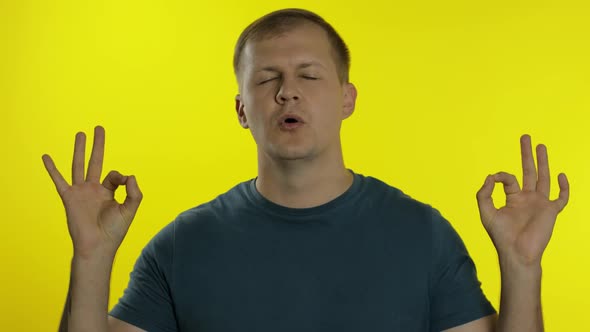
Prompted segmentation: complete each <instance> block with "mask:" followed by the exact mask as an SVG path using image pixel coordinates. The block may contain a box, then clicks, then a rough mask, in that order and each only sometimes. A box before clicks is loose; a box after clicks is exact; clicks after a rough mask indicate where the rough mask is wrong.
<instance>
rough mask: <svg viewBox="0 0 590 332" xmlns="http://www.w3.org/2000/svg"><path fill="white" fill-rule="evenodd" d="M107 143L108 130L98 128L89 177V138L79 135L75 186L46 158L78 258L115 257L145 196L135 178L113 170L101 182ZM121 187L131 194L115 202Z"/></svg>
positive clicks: (74, 177)
mask: <svg viewBox="0 0 590 332" xmlns="http://www.w3.org/2000/svg"><path fill="white" fill-rule="evenodd" d="M104 142H105V132H104V128H102V127H101V126H97V127H96V128H95V129H94V144H93V146H92V154H91V156H90V162H89V164H88V172H87V174H86V178H85V177H84V160H85V156H84V150H85V146H86V136H85V135H84V133H83V132H79V133H77V134H76V141H75V145H74V159H73V162H72V185H69V184H68V183H67V181H66V180H65V179H64V177H63V176H62V175H61V173H60V172H59V171H58V170H57V168H56V167H55V164H54V162H53V160H52V159H51V157H50V156H49V155H43V157H42V159H43V163H44V164H45V168H46V169H47V172H48V173H49V176H50V177H51V179H52V180H53V183H54V184H55V187H56V189H57V192H58V193H59V196H60V197H61V199H62V202H63V204H64V207H65V209H66V217H67V222H68V230H69V232H70V236H71V238H72V242H73V245H74V255H75V256H78V257H81V258H94V257H96V256H102V257H104V255H109V256H112V257H113V258H114V255H115V253H116V251H117V249H118V248H119V246H120V245H121V242H122V241H123V238H124V237H125V234H127V230H128V229H129V226H130V225H131V221H132V220H133V218H134V217H135V213H136V212H137V209H138V207H139V204H140V203H141V200H142V197H143V195H142V193H141V191H140V190H139V187H138V185H137V181H136V179H135V176H124V175H122V174H121V173H119V172H117V171H111V172H110V173H109V174H108V175H107V176H106V177H105V179H104V180H103V181H102V184H101V183H100V176H101V172H102V163H103V156H104ZM121 185H124V186H125V189H126V191H127V197H126V198H125V201H124V202H123V204H119V202H117V201H116V200H115V190H116V189H117V188H118V187H119V186H121Z"/></svg>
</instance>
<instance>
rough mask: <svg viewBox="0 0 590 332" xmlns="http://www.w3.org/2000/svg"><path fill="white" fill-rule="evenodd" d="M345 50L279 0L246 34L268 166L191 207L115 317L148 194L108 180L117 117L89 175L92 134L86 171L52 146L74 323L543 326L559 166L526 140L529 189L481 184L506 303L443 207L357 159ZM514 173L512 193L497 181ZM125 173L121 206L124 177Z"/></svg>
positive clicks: (147, 253)
mask: <svg viewBox="0 0 590 332" xmlns="http://www.w3.org/2000/svg"><path fill="white" fill-rule="evenodd" d="M349 61H350V60H349V56H348V51H347V48H346V46H345V44H344V42H343V41H342V39H341V38H340V37H339V36H338V35H337V33H336V32H335V31H334V30H333V29H332V27H331V26H330V25H328V24H327V23H326V22H325V21H324V20H322V19H321V18H320V17H318V16H317V15H315V14H313V13H311V12H308V11H303V10H282V11H277V12H273V13H270V14H268V15H266V16H264V17H262V18H261V19H259V20H257V21H256V22H254V23H253V24H251V25H250V26H249V27H248V28H246V30H245V31H244V32H243V33H242V35H241V37H240V39H239V40H238V44H237V47H236V53H235V61H234V67H235V72H236V76H237V79H238V82H239V89H240V93H239V95H238V96H237V97H236V111H237V116H238V119H239V121H240V124H241V125H242V126H243V127H244V128H249V129H250V131H251V132H252V135H253V137H254V140H255V141H256V143H257V147H258V148H257V151H258V177H257V178H256V179H254V180H251V181H247V182H244V183H241V184H238V185H237V186H236V187H234V188H233V189H231V190H230V191H229V192H227V193H225V194H223V195H220V196H219V197H217V198H216V199H215V200H213V201H211V202H209V203H206V204H203V205H201V206H199V207H196V208H194V209H191V210H188V211H186V212H184V213H182V214H180V215H179V216H178V218H177V219H176V220H175V221H174V222H173V223H171V224H169V225H168V226H166V227H165V228H164V229H163V230H162V231H161V232H160V233H158V234H157V235H156V236H155V237H154V238H153V239H152V240H151V241H150V243H149V244H148V245H147V246H146V247H145V249H144V251H143V252H142V254H141V256H140V258H139V259H138V261H137V263H136V266H135V268H134V271H133V273H132V276H131V280H130V283H129V286H128V288H127V290H126V291H125V295H124V296H123V297H122V298H121V299H120V302H119V303H118V304H117V306H116V307H115V308H114V309H113V310H112V311H111V313H110V315H107V303H108V289H109V282H110V272H111V266H112V263H113V259H114V256H115V253H116V251H117V249H118V247H119V245H120V244H121V242H122V240H123V238H124V236H125V234H126V232H127V230H128V228H129V225H130V223H131V221H132V219H133V217H134V215H135V212H136V211H137V208H138V206H139V204H140V202H141V198H142V194H141V192H140V190H139V187H138V185H137V182H136V180H135V177H133V176H123V175H121V174H120V173H118V172H116V171H112V172H110V173H109V174H108V175H107V176H106V178H105V179H104V181H103V182H102V184H101V183H100V182H99V181H100V176H101V171H102V158H103V153H104V130H103V129H102V128H101V127H97V128H96V129H95V134H94V135H95V136H94V137H95V138H94V146H93V150H92V155H91V158H90V162H89V166H88V172H87V175H86V178H84V144H85V136H84V134H83V133H78V134H77V136H76V144H75V149H74V161H73V167H72V182H73V183H72V185H71V186H70V185H68V184H67V182H66V181H65V180H64V178H63V177H62V176H61V174H60V173H59V172H58V171H57V170H56V168H55V165H54V163H53V162H52V160H51V158H50V157H49V156H46V155H45V156H44V157H43V161H44V163H45V166H46V168H47V170H48V172H49V174H50V176H51V178H52V179H53V181H54V183H55V185H56V188H57V190H58V192H59V194H60V196H61V197H62V199H63V202H64V205H65V208H66V213H67V221H68V227H69V231H70V235H71V237H72V241H73V244H74V257H73V260H72V272H71V281H70V293H69V295H68V300H67V303H66V309H65V311H64V316H63V320H62V326H61V329H62V330H63V331H66V330H67V331H144V330H145V331H200V332H209V331H223V332H225V331H228V332H229V331H257V332H260V331H340V332H341V331H371V332H377V331H383V332H385V331H440V330H445V331H473V332H479V331H481V332H483V331H541V330H542V329H543V322H542V314H541V306H540V282H541V265H540V262H541V256H542V253H543V251H544V249H545V247H546V245H547V243H548V241H549V238H550V236H551V232H552V229H553V225H554V223H555V220H556V217H557V214H558V213H559V212H560V211H561V210H562V209H563V208H564V207H565V205H566V204H567V201H568V196H569V186H568V182H567V179H566V177H565V175H560V176H559V185H560V195H559V198H558V199H557V200H555V201H550V200H549V168H548V162H547V152H546V148H545V147H544V146H543V145H539V146H538V147H537V156H538V157H537V158H538V160H537V161H538V174H537V170H536V167H535V163H534V160H533V157H532V151H531V149H532V148H531V142H530V137H528V136H526V135H525V136H523V137H522V139H521V148H522V164H523V174H524V176H523V188H522V189H520V187H519V184H518V182H517V180H516V178H515V177H514V176H513V175H511V174H507V173H503V172H500V173H497V174H495V175H490V176H488V177H487V178H486V180H485V183H484V185H483V187H482V188H481V190H480V191H479V192H478V194H477V198H478V204H479V209H480V214H481V219H482V222H483V224H484V226H485V228H486V230H487V231H488V233H489V235H490V237H491V239H492V241H493V242H494V245H495V246H496V248H497V251H498V255H499V261H500V267H501V271H502V299H501V305H500V313H499V318H497V315H496V313H495V310H494V308H493V307H492V306H491V305H490V303H489V302H488V301H487V300H486V298H485V296H484V295H483V294H482V292H481V289H480V284H479V282H478V280H477V277H476V274H475V267H474V264H473V262H472V261H471V259H470V257H469V255H468V253H467V251H466V249H465V247H464V245H463V243H462V241H461V239H460V238H459V237H458V235H457V234H456V233H455V231H454V230H453V228H452V227H451V226H450V224H449V223H448V222H447V221H446V220H444V219H443V218H442V217H441V215H440V214H439V213H438V212H437V211H436V210H434V209H432V208H431V207H429V206H427V205H425V204H422V203H419V202H417V201H415V200H412V199H411V198H409V197H408V196H406V195H404V194H403V193H402V192H400V191H399V190H397V189H395V188H393V187H390V186H388V185H386V184H384V183H382V182H380V181H379V180H377V179H374V178H371V177H365V176H362V175H359V174H355V173H354V172H352V171H350V170H347V169H346V168H345V166H344V162H343V157H342V149H341V145H340V125H341V123H342V120H344V119H346V118H347V117H349V116H350V115H351V114H352V112H353V111H354V107H355V99H356V90H355V87H354V86H353V85H352V84H351V83H349V82H348V68H349ZM495 182H501V183H503V185H504V190H505V192H506V195H507V205H506V206H505V207H503V208H501V209H499V210H497V209H496V208H495V207H494V205H493V202H492V199H491V193H492V191H493V188H494V184H495ZM120 185H125V186H126V190H127V198H126V200H125V202H124V203H123V204H118V203H117V202H116V201H115V200H114V191H115V190H116V189H117V187H118V186H120Z"/></svg>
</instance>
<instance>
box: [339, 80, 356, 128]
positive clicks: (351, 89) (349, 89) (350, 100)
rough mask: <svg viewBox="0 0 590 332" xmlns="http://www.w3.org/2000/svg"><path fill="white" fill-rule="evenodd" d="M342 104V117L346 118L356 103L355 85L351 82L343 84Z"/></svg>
mask: <svg viewBox="0 0 590 332" xmlns="http://www.w3.org/2000/svg"><path fill="white" fill-rule="evenodd" d="M343 92H344V96H343V97H344V105H343V108H342V115H343V116H344V117H343V119H346V118H348V117H349V116H351V115H352V113H353V112H354V107H355V105H356V95H357V91H356V87H355V86H354V85H353V84H352V83H346V84H345V85H344V91H343Z"/></svg>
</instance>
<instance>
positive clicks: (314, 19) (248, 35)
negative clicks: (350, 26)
mask: <svg viewBox="0 0 590 332" xmlns="http://www.w3.org/2000/svg"><path fill="white" fill-rule="evenodd" d="M305 22H311V23H314V24H316V25H318V26H319V27H320V28H322V29H323V30H324V31H325V32H326V34H327V36H328V40H329V41H330V44H331V45H332V48H333V51H334V59H335V63H336V68H337V70H338V76H339V77H340V81H341V82H342V83H345V82H348V72H349V70H350V52H349V50H348V47H347V46H346V44H345V43H344V40H342V38H341V37H340V35H339V34H338V33H337V32H336V30H335V29H334V28H333V27H332V26H331V25H330V24H329V23H328V22H326V21H325V20H324V19H323V18H322V17H320V16H319V15H318V14H316V13H313V12H311V11H309V10H305V9H298V8H288V9H281V10H277V11H274V12H271V13H269V14H266V15H264V16H262V17H261V18H259V19H257V20H256V21H254V22H252V23H251V24H250V25H248V26H247V27H246V29H244V31H242V34H241V35H240V38H238V42H237V43H236V48H235V51H234V73H235V74H236V77H237V75H238V72H239V69H240V59H241V56H242V52H243V51H244V47H246V43H247V42H248V41H249V40H253V41H259V40H262V39H264V38H268V37H273V36H277V35H280V34H282V33H285V32H287V31H289V30H291V29H293V28H295V27H297V26H299V25H301V24H303V23H305Z"/></svg>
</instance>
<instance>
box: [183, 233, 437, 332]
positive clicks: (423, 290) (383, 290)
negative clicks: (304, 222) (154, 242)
mask: <svg viewBox="0 0 590 332" xmlns="http://www.w3.org/2000/svg"><path fill="white" fill-rule="evenodd" d="M188 248H191V249H188ZM184 252H185V254H184V255H182V256H179V259H177V260H175V263H174V271H175V272H174V279H173V285H172V295H173V300H174V304H175V310H176V314H177V321H178V323H179V328H180V330H181V331H189V330H190V331H204V332H209V331H224V332H230V331H318V332H319V331H363V330H364V331H375V332H379V331H408V330H412V331H422V330H424V331H427V326H426V324H427V323H426V322H427V321H428V319H427V318H428V305H429V304H428V286H427V280H428V263H427V257H426V256H425V253H424V252H423V251H422V250H421V248H420V247H415V248H412V247H411V246H409V247H408V245H407V241H402V240H401V239H397V238H396V237H395V236H392V235H391V234H390V235H389V236H388V235H386V234H383V232H378V231H375V232H366V231H358V230H357V231H352V232H351V231H346V230H342V231H333V230H316V231H315V232H297V231H295V232H288V233H282V232H262V233H239V232H238V233H235V234H227V233H226V234H209V236H203V237H202V238H198V239H194V242H193V243H192V245H191V246H187V247H186V248H184Z"/></svg>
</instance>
